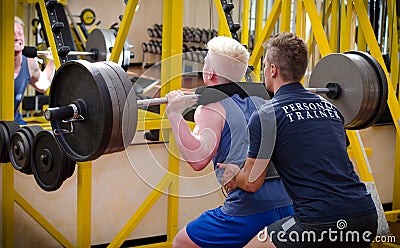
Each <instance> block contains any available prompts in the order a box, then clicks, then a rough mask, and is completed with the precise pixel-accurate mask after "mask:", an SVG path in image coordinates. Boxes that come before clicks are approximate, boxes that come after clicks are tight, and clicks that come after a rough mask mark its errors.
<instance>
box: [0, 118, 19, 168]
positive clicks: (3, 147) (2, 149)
mask: <svg viewBox="0 0 400 248" xmlns="http://www.w3.org/2000/svg"><path fill="white" fill-rule="evenodd" d="M18 129H19V125H18V123H17V122H15V121H0V162H2V163H7V162H10V157H9V151H8V149H9V147H10V140H11V136H12V135H13V134H14V133H15V132H16V131H17V130H18Z"/></svg>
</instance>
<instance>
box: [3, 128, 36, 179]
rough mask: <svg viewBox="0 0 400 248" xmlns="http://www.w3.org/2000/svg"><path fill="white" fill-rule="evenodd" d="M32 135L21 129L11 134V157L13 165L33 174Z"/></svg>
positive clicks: (23, 171) (19, 169) (21, 170)
mask: <svg viewBox="0 0 400 248" xmlns="http://www.w3.org/2000/svg"><path fill="white" fill-rule="evenodd" d="M32 138H33V137H32V135H31V134H29V133H27V132H26V131H24V130H23V129H22V128H21V129H19V130H18V131H17V132H15V133H14V134H13V135H12V136H11V140H10V149H9V157H10V162H11V164H12V166H13V167H14V168H15V169H16V170H18V171H20V172H22V173H25V174H28V175H29V174H32V167H31V161H30V160H31V154H30V151H31V145H32V143H30V140H32Z"/></svg>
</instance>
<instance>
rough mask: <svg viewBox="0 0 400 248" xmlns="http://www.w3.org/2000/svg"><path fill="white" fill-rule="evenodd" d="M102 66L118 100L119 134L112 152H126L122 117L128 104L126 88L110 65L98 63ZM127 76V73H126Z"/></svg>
mask: <svg viewBox="0 0 400 248" xmlns="http://www.w3.org/2000/svg"><path fill="white" fill-rule="evenodd" d="M98 63H99V64H101V66H103V67H104V69H105V71H106V72H107V74H108V75H109V76H110V78H111V82H112V84H113V86H114V89H115V91H116V93H117V98H118V116H119V119H118V123H117V125H118V133H117V136H116V139H115V140H114V144H112V145H111V147H112V149H111V152H110V153H112V152H119V151H122V150H124V145H123V138H122V115H123V110H124V106H125V102H126V96H127V95H126V92H125V88H124V86H123V83H122V82H121V79H120V77H119V76H118V74H117V73H116V72H115V71H114V70H113V69H112V68H111V67H110V66H108V65H106V64H105V62H98ZM124 74H126V73H124Z"/></svg>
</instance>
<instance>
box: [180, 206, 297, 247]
mask: <svg viewBox="0 0 400 248" xmlns="http://www.w3.org/2000/svg"><path fill="white" fill-rule="evenodd" d="M220 208H221V207H219V208H215V209H211V210H207V211H206V212H204V213H203V214H202V215H200V217H199V218H197V219H195V220H193V221H192V222H190V223H189V224H188V225H187V226H186V232H187V234H188V235H189V238H190V239H191V240H192V241H193V242H194V243H195V244H197V245H198V246H200V247H229V248H235V247H240V248H241V247H243V246H244V245H246V244H247V243H248V242H249V241H250V240H251V239H252V238H253V237H254V236H256V235H257V233H258V232H260V231H261V230H262V229H264V228H265V226H268V225H270V224H271V223H273V222H275V221H277V220H280V219H282V218H284V217H287V216H292V215H294V211H293V208H292V206H285V207H281V208H276V209H272V210H269V211H265V212H261V213H258V214H253V215H246V216H230V215H226V214H224V213H223V212H222V211H221V209H220Z"/></svg>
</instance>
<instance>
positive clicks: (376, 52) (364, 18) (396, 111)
mask: <svg viewBox="0 0 400 248" xmlns="http://www.w3.org/2000/svg"><path fill="white" fill-rule="evenodd" d="M354 8H355V9H356V12H357V15H358V18H359V24H360V26H361V28H362V29H363V32H364V34H373V33H374V31H373V29H372V26H371V23H370V22H369V18H368V14H367V11H366V10H365V6H364V3H363V1H362V0H354ZM365 39H366V41H367V44H368V47H369V48H370V50H371V55H372V56H373V57H375V59H376V60H378V62H379V64H380V65H381V66H382V68H383V70H384V72H385V75H386V78H387V79H389V78H390V77H389V74H388V71H387V69H386V66H385V63H384V61H383V57H382V53H381V51H380V47H379V45H378V41H377V40H376V38H375V35H366V36H365ZM388 105H389V109H390V113H391V114H392V118H393V122H394V125H395V126H396V130H397V135H398V136H400V105H399V101H398V100H397V98H396V94H395V90H394V89H393V85H392V84H388Z"/></svg>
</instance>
